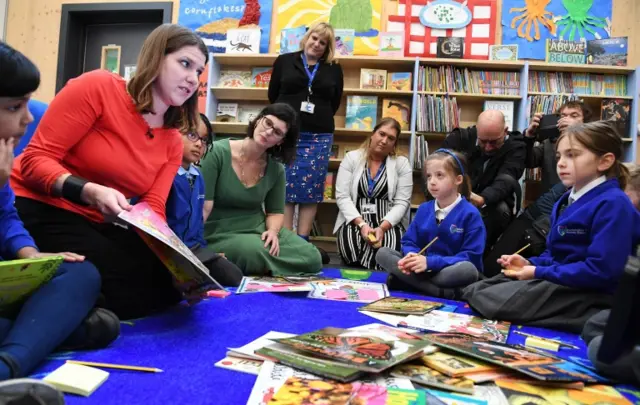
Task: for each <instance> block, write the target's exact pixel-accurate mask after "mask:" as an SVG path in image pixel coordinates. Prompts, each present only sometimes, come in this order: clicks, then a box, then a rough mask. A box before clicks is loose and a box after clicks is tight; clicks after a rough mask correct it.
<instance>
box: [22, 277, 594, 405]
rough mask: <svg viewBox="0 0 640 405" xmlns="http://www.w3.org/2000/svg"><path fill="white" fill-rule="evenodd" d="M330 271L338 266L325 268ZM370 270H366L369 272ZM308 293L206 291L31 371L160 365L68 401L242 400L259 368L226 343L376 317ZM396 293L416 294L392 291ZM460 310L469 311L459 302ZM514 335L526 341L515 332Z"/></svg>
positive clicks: (578, 354) (579, 355) (576, 357)
mask: <svg viewBox="0 0 640 405" xmlns="http://www.w3.org/2000/svg"><path fill="white" fill-rule="evenodd" d="M324 274H325V275H327V276H329V277H341V272H340V271H339V270H332V269H326V270H325V271H324ZM365 274H368V273H365ZM384 278H385V274H384V273H376V272H373V273H371V275H370V277H369V278H368V281H374V282H384ZM306 294H307V293H306V292H305V293H293V294H290V293H288V294H268V293H255V294H240V295H236V294H233V295H230V296H229V297H227V298H224V299H208V300H206V301H203V302H201V303H200V304H198V305H196V306H194V307H191V308H189V307H186V306H180V307H176V308H174V309H172V310H171V311H168V312H166V313H163V314H162V315H158V316H153V317H149V318H144V319H140V320H136V321H132V322H124V323H123V324H122V335H121V336H120V338H119V339H118V340H116V341H115V342H114V343H113V344H112V345H111V346H110V347H109V348H108V349H105V350H100V351H94V352H67V353H57V354H55V355H53V356H51V357H50V358H49V359H48V360H47V361H46V362H45V363H43V364H42V365H41V366H40V367H39V368H38V370H37V372H36V373H35V374H34V375H33V377H36V378H42V377H44V376H45V375H46V374H47V373H49V372H51V371H53V370H54V369H56V368H57V367H59V366H60V365H62V364H63V363H64V361H65V360H67V359H76V360H85V361H95V362H106V363H117V364H128V365H140V366H148V367H157V368H160V369H162V370H164V372H163V373H157V374H150V373H140V372H128V371H120V370H108V371H110V373H111V375H110V376H109V379H108V380H107V381H106V382H105V383H104V385H103V386H102V387H100V388H98V390H97V391H96V392H95V393H93V395H91V397H89V398H83V397H77V396H71V395H69V396H67V402H68V403H69V404H89V403H94V404H102V405H110V404H127V405H134V404H145V405H149V404H178V403H180V404H190V405H198V404H203V405H204V404H207V405H210V404H244V403H246V401H247V399H248V398H249V393H250V392H251V389H252V387H253V383H254V381H255V378H256V377H255V376H253V375H250V374H244V373H239V372H235V371H231V370H226V369H223V368H218V367H214V364H215V363H216V362H217V361H218V360H220V359H222V358H223V357H225V353H226V351H227V347H239V346H242V345H244V344H246V343H248V342H250V341H252V340H254V339H256V338H258V337H259V336H262V335H263V334H265V333H267V332H269V331H271V330H276V331H280V332H289V333H295V334H299V333H305V332H309V331H312V330H315V329H320V328H322V327H325V326H335V327H343V328H348V327H353V326H359V325H364V324H369V323H374V322H376V320H375V319H373V318H370V317H368V316H366V315H362V314H360V313H359V312H358V311H357V310H356V308H358V307H359V306H362V305H364V304H359V303H347V302H335V301H325V300H315V299H307V298H306ZM392 294H393V295H394V296H401V297H417V298H419V296H417V295H412V294H406V293H401V292H395V291H394V292H392ZM446 303H447V304H452V305H456V306H457V307H458V309H457V311H456V312H461V313H472V311H470V310H469V308H468V307H465V306H464V304H462V303H456V302H454V301H446ZM522 330H523V331H527V332H529V333H536V334H540V335H541V336H546V337H552V338H556V339H562V340H563V341H566V342H568V343H572V344H575V345H577V346H579V347H580V349H579V350H565V349H562V350H561V351H560V356H564V357H566V358H571V360H573V361H575V362H578V363H580V364H583V365H587V366H589V365H590V363H589V361H588V360H586V348H585V345H584V343H583V342H582V341H581V340H580V338H579V337H577V336H575V335H570V334H566V333H562V332H556V331H549V330H544V329H539V328H523V329H522ZM508 342H509V343H521V344H523V343H524V339H523V337H522V336H520V335H516V334H511V335H510V337H509V340H508Z"/></svg>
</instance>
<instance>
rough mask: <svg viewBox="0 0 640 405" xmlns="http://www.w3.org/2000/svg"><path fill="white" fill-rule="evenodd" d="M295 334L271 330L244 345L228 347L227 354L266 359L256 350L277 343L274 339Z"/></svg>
mask: <svg viewBox="0 0 640 405" xmlns="http://www.w3.org/2000/svg"><path fill="white" fill-rule="evenodd" d="M292 336H295V335H294V334H292V333H284V332H276V331H270V332H267V333H265V334H264V335H262V336H260V337H259V338H257V339H256V340H253V341H251V342H249V343H247V344H246V345H244V346H242V347H227V350H228V351H227V356H234V357H243V358H246V359H253V360H264V357H262V356H259V355H257V354H255V352H256V350H259V349H262V348H263V347H266V346H269V345H272V344H274V343H275V340H274V339H281V338H286V337H292Z"/></svg>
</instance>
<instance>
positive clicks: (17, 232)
mask: <svg viewBox="0 0 640 405" xmlns="http://www.w3.org/2000/svg"><path fill="white" fill-rule="evenodd" d="M15 199H16V197H15V195H14V194H13V190H11V187H9V183H7V184H5V185H4V187H2V188H0V256H2V258H1V259H5V260H13V259H16V258H17V256H16V253H17V252H18V250H20V249H22V248H24V247H27V246H31V247H33V248H37V247H36V243H35V241H34V240H33V238H32V237H31V235H29V232H27V230H26V229H24V225H23V224H22V221H21V220H20V217H19V216H18V211H17V210H16V208H15V206H14V203H15Z"/></svg>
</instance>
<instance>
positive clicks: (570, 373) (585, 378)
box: [517, 361, 610, 384]
mask: <svg viewBox="0 0 640 405" xmlns="http://www.w3.org/2000/svg"><path fill="white" fill-rule="evenodd" d="M517 370H518V371H520V372H521V373H525V374H527V375H529V376H531V377H533V378H535V379H538V380H544V381H551V382H573V381H582V382H585V383H591V384H595V383H598V384H608V383H610V381H609V380H608V379H606V378H604V377H602V376H600V375H598V374H597V373H595V372H593V371H592V370H590V369H588V368H586V367H583V366H580V365H578V364H576V363H572V362H570V361H559V362H558V363H553V364H540V365H520V366H518V367H517Z"/></svg>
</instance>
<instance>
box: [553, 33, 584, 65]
mask: <svg viewBox="0 0 640 405" xmlns="http://www.w3.org/2000/svg"><path fill="white" fill-rule="evenodd" d="M586 48H587V44H586V42H584V41H566V40H564V39H551V38H548V39H547V43H546V49H545V61H547V62H549V63H567V64H571V65H584V64H585V63H587V55H586V53H585V51H586Z"/></svg>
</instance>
